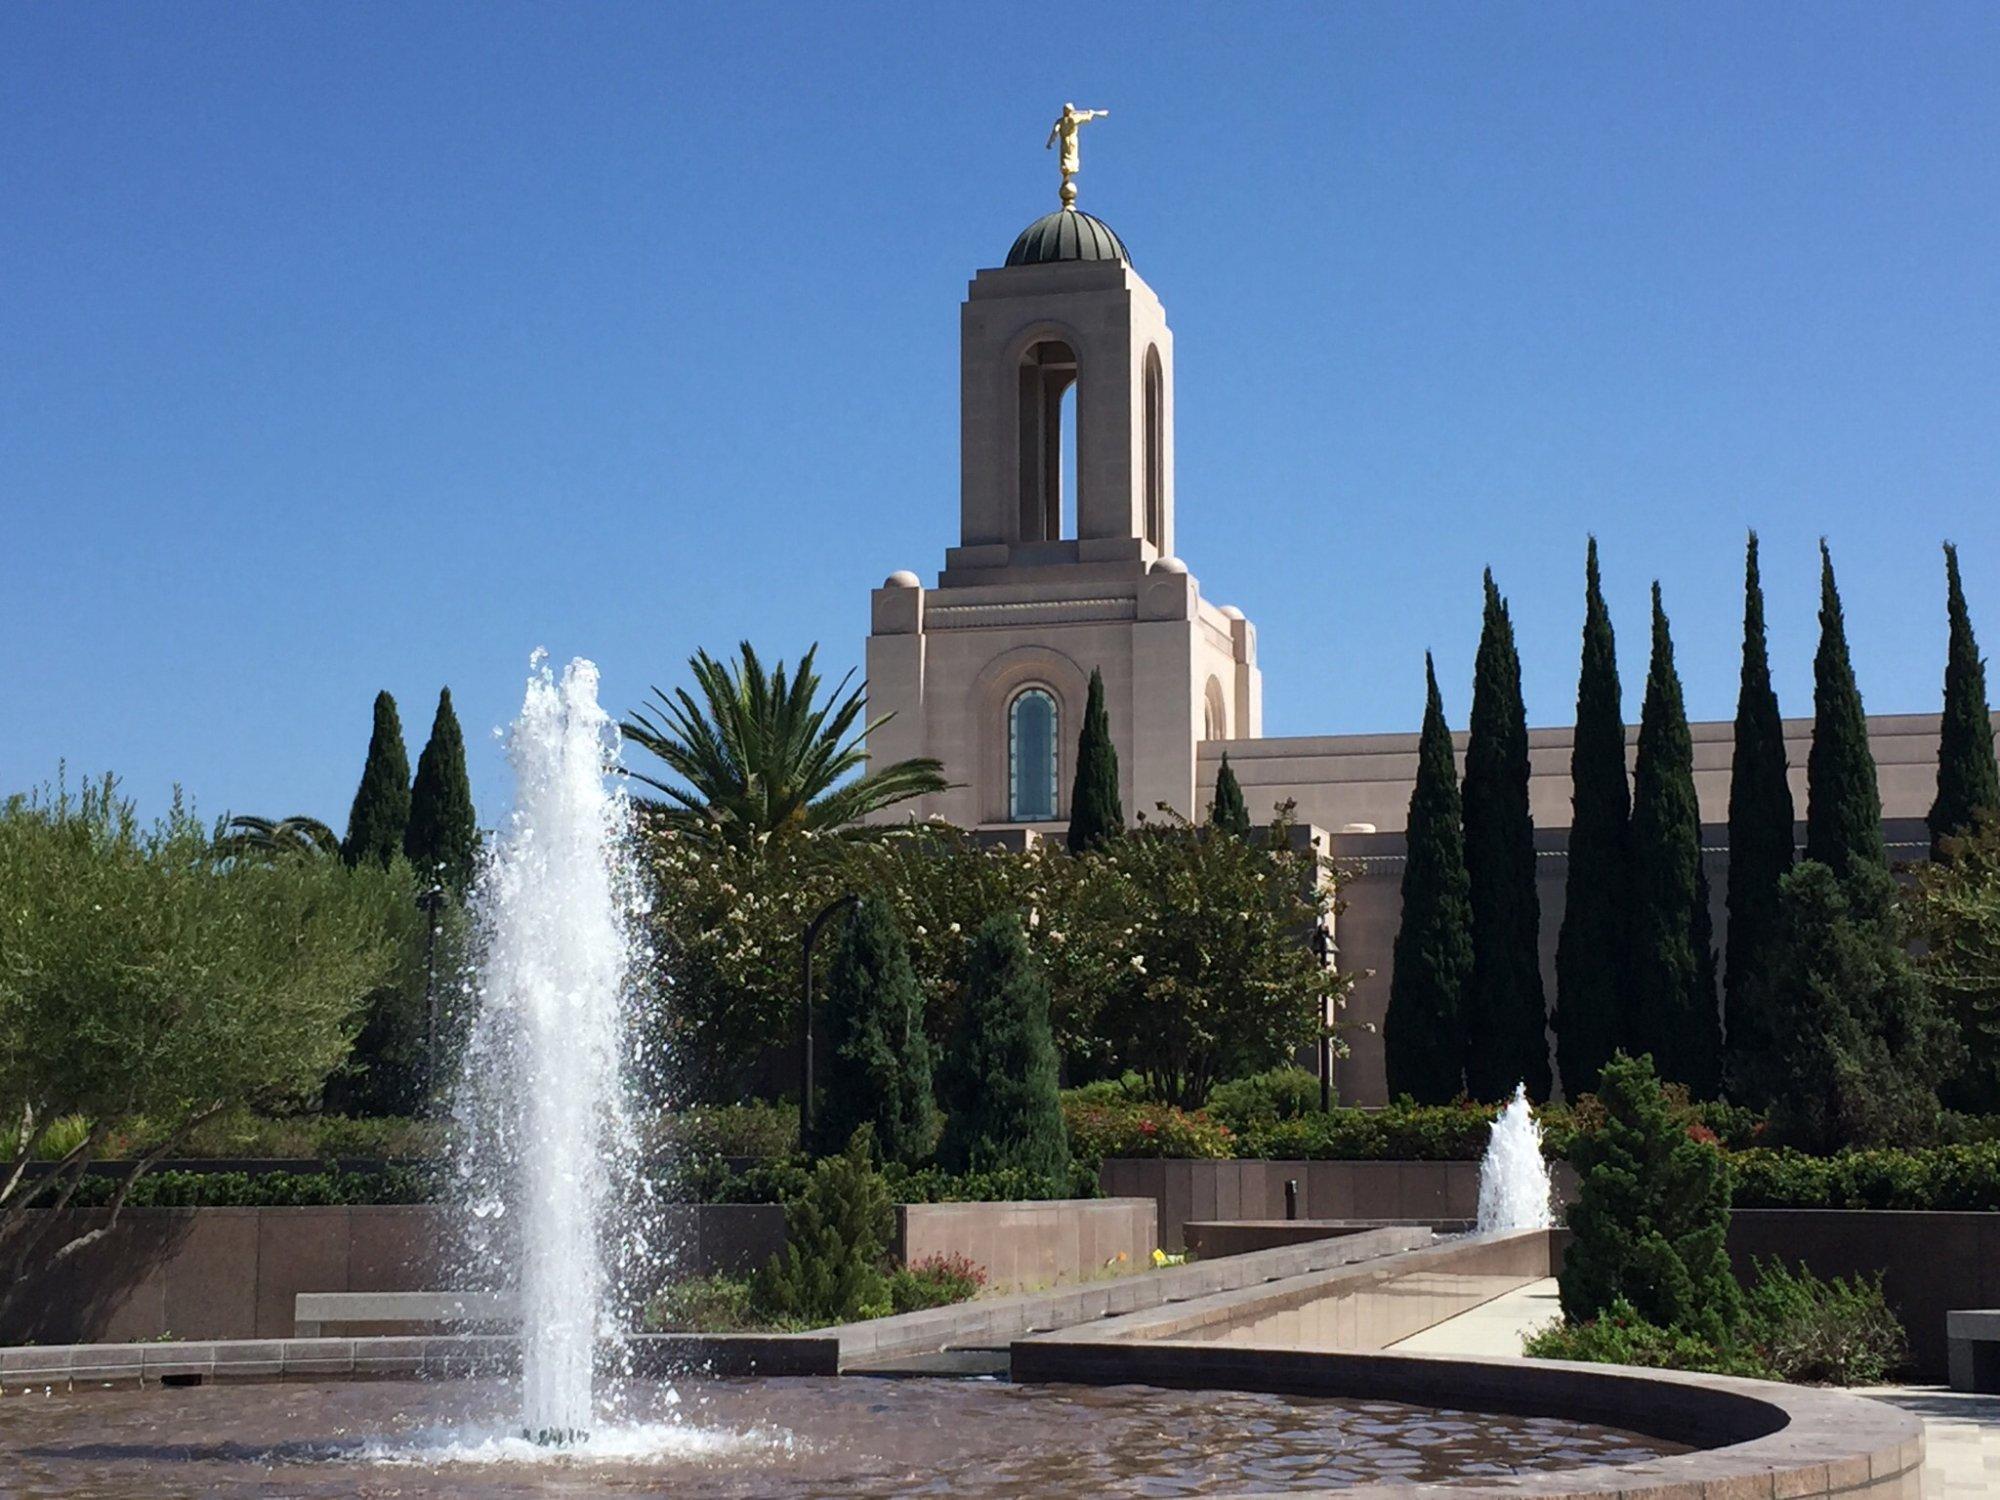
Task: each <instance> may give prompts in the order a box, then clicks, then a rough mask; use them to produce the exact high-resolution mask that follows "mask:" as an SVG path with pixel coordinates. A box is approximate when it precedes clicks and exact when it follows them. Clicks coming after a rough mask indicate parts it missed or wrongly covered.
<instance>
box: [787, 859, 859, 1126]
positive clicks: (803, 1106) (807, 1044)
mask: <svg viewBox="0 0 2000 1500" xmlns="http://www.w3.org/2000/svg"><path fill="white" fill-rule="evenodd" d="M860 904H861V898H860V897H859V896H855V895H846V896H836V897H834V898H833V900H831V901H829V902H827V904H826V905H825V906H823V907H821V908H820V909H819V912H818V914H817V915H816V916H814V918H813V919H812V920H811V921H810V922H808V923H806V931H805V938H804V940H803V941H802V943H801V944H800V950H801V951H800V954H799V978H800V984H799V1040H800V1046H799V1149H800V1150H801V1151H805V1152H810V1151H811V1150H812V1125H813V943H814V942H815V941H816V940H817V939H818V938H819V930H820V928H822V927H824V926H825V925H826V923H827V921H828V919H829V918H831V917H832V916H833V914H834V913H835V912H837V911H840V910H841V909H842V908H847V909H849V910H852V909H853V908H854V907H857V906H859V905H860Z"/></svg>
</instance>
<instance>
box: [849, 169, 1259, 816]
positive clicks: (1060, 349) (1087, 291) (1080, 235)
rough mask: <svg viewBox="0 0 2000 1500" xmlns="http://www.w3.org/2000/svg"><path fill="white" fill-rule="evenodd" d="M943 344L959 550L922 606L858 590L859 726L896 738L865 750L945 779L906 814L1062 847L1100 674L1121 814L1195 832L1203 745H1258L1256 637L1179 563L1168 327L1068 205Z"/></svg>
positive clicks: (895, 579)
mask: <svg viewBox="0 0 2000 1500" xmlns="http://www.w3.org/2000/svg"><path fill="white" fill-rule="evenodd" d="M1068 175H1069V174H1068V173H1067V171H1066V175H1065V182H1066V184H1067V178H1068ZM959 339H960V367H959V368H960V374H959V402H960V414H959V432H960V476H959V545H958V546H956V547H953V548H950V549H949V550H948V551H947V552H946V554H945V560H944V568H943V570H942V571H941V572H940V573H939V575H938V580H937V585H936V587H934V588H929V589H926V588H925V587H923V586H922V584H921V582H920V581H919V579H918V578H917V576H916V575H915V574H914V573H910V572H899V573H895V574H892V575H890V577H889V579H888V580H887V581H886V582H885V583H884V584H883V586H882V587H881V588H879V589H877V590H875V592H874V599H873V619H872V627H871V634H870V635H869V638H868V699H869V713H870V716H871V717H876V716H879V715H882V714H885V713H893V714H894V715H895V717H894V718H893V719H892V720H891V721H890V722H889V723H887V724H885V725H883V726H882V727H880V728H879V729H878V730H877V731H876V732H875V733H874V734H873V735H871V736H870V738H869V744H868V749H869V753H870V755H871V756H872V757H875V758H878V759H881V760H896V759H900V758H902V757H904V756H914V755H931V756H936V757H937V758H938V759H939V760H941V761H943V762H944V768H945V774H946V776H947V777H949V778H950V780H951V781H952V782H954V783H955V785H954V786H953V788H952V789H951V790H950V791H947V792H944V793H942V794H940V795H938V796H935V797H928V798H925V799H923V800H922V801H921V802H920V803H919V804H917V805H916V806H915V808H914V811H915V812H916V814H917V815H918V816H920V817H929V816H938V817H942V818H944V819H946V820H947V821H949V822H952V823H956V824H959V825H961V826H963V827H969V828H971V827H976V828H994V827H1014V826H1027V827H1036V828H1039V829H1041V830H1042V831H1044V832H1049V831H1055V832H1060V831H1061V827H1062V825H1063V823H1064V822H1065V820H1066V819H1067V817H1068V811H1069V796H1070V784H1071V781H1072V780H1073V779H1074V776H1075V754H1076V736H1077V729H1078V726H1079V725H1080V723H1081V721H1082V715H1083V705H1084V697H1085V689H1086V685H1087V684H1088V682H1089V678H1090V673H1091V671H1092V669H1093V668H1095V669H1097V670H1099V671H1101V672H1102V673H1103V676H1104V686H1105V696H1106V706H1107V708H1108V709H1109V712H1110V717H1111V732H1112V738H1113V739H1114V741H1115V742H1116V744H1117V747H1118V757H1119V770H1120V774H1121V777H1122V781H1123V785H1122V788H1121V791H1122V795H1123V798H1124V803H1125V811H1126V816H1127V817H1128V818H1130V817H1132V816H1134V815H1135V814H1137V813H1140V812H1144V813H1147V814H1148V815H1150V814H1151V813H1152V812H1153V809H1154V806H1155V804H1158V803H1165V804H1167V805H1168V806H1170V807H1172V808H1174V809H1175V810H1177V811H1179V812H1181V813H1184V814H1187V815H1190V816H1194V815H1197V814H1198V812H1199V809H1198V807H1197V805H1196V791H1195V776H1196V748H1197V746H1198V745H1199V744H1200V743H1201V742H1203V741H1205V740H1228V739H1238V738H1249V737H1254V736H1256V735H1257V734H1259V733H1260V732H1261V729H1262V722H1261V720H1262V702H1261V694H1262V686H1261V680H1260V677H1259V674H1258V671H1257V649H1256V633H1255V631H1254V630H1253V629H1252V627H1251V625H1250V623H1249V621H1247V620H1246V619H1244V617H1243V614H1242V612H1241V611H1240V610H1235V609H1228V608H1220V607H1218V606H1216V605H1214V604H1211V603H1209V602H1208V601H1207V600H1205V599H1203V598H1202V597H1201V590H1200V587H1199V585H1198V584H1197V583H1196V581H1195V579H1194V577H1193V575H1192V574H1190V573H1189V572H1188V569H1187V566H1186V564H1185V563H1183V562H1181V561H1180V559H1179V558H1178V557H1176V556H1175V555H1174V500H1175V496H1174V437H1173V433H1174V345H1173V334H1172V332H1171V331H1170V330H1169V329H1168V327H1167V319H1166V313H1165V311H1164V309H1163V308H1162V307H1161V306H1160V301H1159V299H1158V298H1157V297H1156V296H1154V294H1153V290H1152V288H1151V287H1149V286H1147V285H1146V283H1145V281H1144V280H1142V279H1141V278H1140V276H1139V274H1138V272H1137V271H1135V270H1134V269H1133V268H1132V262H1131V258H1130V256H1129V255H1128V254H1127V253H1126V249H1125V246H1124V243H1123V242H1122V241H1121V240H1120V239H1119V238H1118V236H1117V235H1116V234H1114V233H1113V232H1112V230H1111V228H1110V227H1109V226H1108V225H1106V224H1105V223H1103V222H1102V221H1101V220H1098V219H1094V218H1092V217H1091V216H1090V215H1088V214H1086V213H1082V212H1080V211H1079V210H1077V209H1075V208H1074V207H1065V208H1063V209H1059V210H1058V211H1057V212H1055V213H1052V214H1047V215H1045V216H1044V217H1042V218H1040V219H1037V220H1036V221H1035V222H1034V223H1033V224H1030V225H1029V226H1028V227H1027V228H1026V229H1024V230H1023V231H1022V232H1021V234H1020V236H1019V237H1018V238H1017V239H1016V240H1015V241H1014V246H1013V248H1012V249H1011V250H1009V251H1008V253H1007V259H1006V263H1005V264H1004V265H1002V266H1000V267H997V268H994V269H990V270H983V271H980V272H979V273H978V274H977V275H976V276H974V277H973V279H972V283H971V285H970V287H969V289H968V291H967V294H966V299H965V302H964V304H963V305H962V306H961V308H960V310H959ZM912 810H913V809H912V807H911V805H910V804H904V805H902V806H900V807H897V808H895V809H893V810H891V812H890V813H889V814H888V815H887V816H888V817H889V818H890V819H891V820H895V821H899V820H901V819H902V818H904V817H907V816H909V815H910V813H911V812H912Z"/></svg>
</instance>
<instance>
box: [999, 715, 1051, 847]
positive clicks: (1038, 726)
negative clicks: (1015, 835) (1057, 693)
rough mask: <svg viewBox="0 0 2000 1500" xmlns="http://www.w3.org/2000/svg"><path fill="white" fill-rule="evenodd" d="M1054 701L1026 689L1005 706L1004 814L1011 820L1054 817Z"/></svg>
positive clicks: (1036, 821)
mask: <svg viewBox="0 0 2000 1500" xmlns="http://www.w3.org/2000/svg"><path fill="white" fill-rule="evenodd" d="M1059 727H1060V726H1059V725H1058V723H1057V715H1056V700H1055V699H1054V697H1052V696H1051V695H1050V694H1049V693H1048V692H1047V691H1046V690H1045V689H1043V688H1029V689H1028V690H1027V691H1026V692H1024V693H1020V694H1018V695H1017V696H1016V697H1015V699H1014V701H1013V702H1012V703H1010V704H1008V705H1007V816H1008V819H1009V820H1010V821H1012V822H1015V823H1047V822H1050V821H1051V820H1053V819H1054V818H1055V816H1056V775H1057V768H1058V766H1059V765H1060V763H1061V756H1060V755H1059V754H1058V746H1059V744H1060V741H1058V739H1057V738H1056V736H1057V733H1058V730H1059Z"/></svg>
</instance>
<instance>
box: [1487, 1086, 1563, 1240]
mask: <svg viewBox="0 0 2000 1500" xmlns="http://www.w3.org/2000/svg"><path fill="white" fill-rule="evenodd" d="M1553 1203H1554V1196H1553V1187H1552V1184H1551V1183H1550V1181H1549V1164H1548V1162H1547V1160H1546V1159H1545V1158H1544V1157H1543V1156H1542V1127H1541V1124H1540V1122H1538V1121H1537V1120H1536V1119H1535V1112H1534V1110H1533V1108H1532V1107H1531V1106H1530V1105H1529V1103H1528V1090H1527V1087H1526V1085H1524V1084H1516V1085H1515V1086H1514V1097H1513V1098H1512V1099H1511V1100H1510V1101H1508V1103H1507V1106H1506V1107H1505V1108H1504V1109H1502V1110H1501V1111H1500V1113H1499V1114H1498V1115H1496V1116H1495V1117H1494V1120H1493V1134H1492V1138H1491V1139H1490V1140H1489V1141H1488V1142H1487V1144H1486V1154H1485V1155H1484V1156H1482V1157H1481V1158H1480V1159H1479V1220H1478V1225H1477V1228H1478V1232H1479V1233H1481V1234H1499V1233H1504V1232H1506V1231H1509V1230H1517V1229H1548V1228H1550V1227H1552V1226H1553V1225H1554V1224H1555V1221H1556V1216H1555V1210H1554V1207H1553Z"/></svg>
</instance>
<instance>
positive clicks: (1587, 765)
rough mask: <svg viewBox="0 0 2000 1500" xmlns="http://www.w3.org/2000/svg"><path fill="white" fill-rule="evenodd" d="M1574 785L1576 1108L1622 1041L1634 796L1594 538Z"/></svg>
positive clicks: (1569, 929)
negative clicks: (1627, 773) (1627, 776)
mask: <svg viewBox="0 0 2000 1500" xmlns="http://www.w3.org/2000/svg"><path fill="white" fill-rule="evenodd" d="M1570 786H1571V789H1572V792H1571V806H1572V807H1573V808H1574V810H1575V811H1574V815H1573V816H1572V818H1571V820H1570V831H1569V874H1568V879H1567V881H1566V883H1565V885H1564V895H1563V922H1562V933H1561V935H1560V937H1559V938H1558V939H1557V941H1556V1015H1555V1032H1556V1057H1557V1060H1558V1061H1559V1062H1560V1063H1561V1064H1562V1081H1563V1092H1564V1093H1565V1094H1567V1095H1568V1096H1569V1097H1570V1098H1572V1099H1574V1098H1576V1097H1577V1096H1578V1095H1580V1094H1585V1093H1588V1092H1590V1091H1591V1090H1592V1089H1594V1088H1595V1087H1596V1086H1597V1074H1598V1070H1599V1069H1600V1068H1602V1067H1603V1066H1604V1065H1605V1063H1607V1062H1609V1061H1610V1060H1611V1054H1612V1052H1613V1051H1614V1050H1616V1048H1617V1046H1618V1043H1619V1041H1620V1039H1621V1038H1622V1037H1623V1036H1624V1033H1625V1015H1624V1010H1625V995H1626V991H1627V989H1628V987H1629V984H1630V943H1631V935H1630V933H1629V931H1628V929H1627V914H1628V913H1627V905H1628V902H1629V900H1630V889H1631V880H1632V871H1631V862H1632V793H1631V788H1630V787H1629V786H1628V785H1627V783H1626V780H1625V708H1624V694H1623V692H1622V691H1621V689H1620V687H1619V684H1618V648H1617V643H1616V640H1615V638H1614V637H1613V635H1612V630H1611V612H1610V611H1609V610H1608V609H1606V608H1605V607H1604V590H1603V586H1602V584H1601V582H1600V580H1599V578H1598V572H1597V538H1596V537H1592V538H1591V539H1590V547H1589V551H1588V552H1587V554H1586V555H1585V560H1584V606H1583V670H1582V672H1581V673H1580V674H1579V676H1578V679H1577V688H1576V738H1575V740H1574V742H1573V743H1572V747H1571V750H1570ZM1390 1092H1391V1093H1393V1092H1395V1090H1394V1088H1393V1086H1392V1088H1391V1090H1390Z"/></svg>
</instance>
